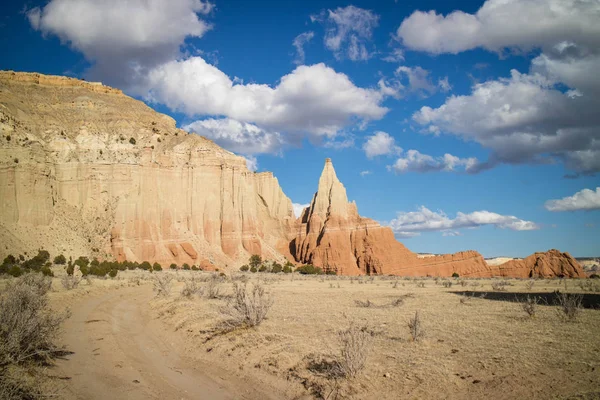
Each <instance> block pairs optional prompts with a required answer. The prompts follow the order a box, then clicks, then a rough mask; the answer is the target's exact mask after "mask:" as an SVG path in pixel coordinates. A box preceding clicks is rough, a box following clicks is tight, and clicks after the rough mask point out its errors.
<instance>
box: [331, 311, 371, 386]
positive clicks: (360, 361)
mask: <svg viewBox="0 0 600 400" xmlns="http://www.w3.org/2000/svg"><path fill="white" fill-rule="evenodd" d="M338 340H339V344H340V347H341V349H340V350H341V351H340V353H341V354H340V357H339V359H338V360H337V365H338V368H339V370H340V372H341V374H342V375H343V376H345V377H350V378H354V377H356V376H357V375H358V374H359V373H360V372H361V371H362V370H363V369H364V368H365V365H366V363H367V358H368V355H369V352H370V351H371V348H372V342H373V333H372V332H371V331H370V330H369V329H368V328H367V327H366V326H358V325H356V324H355V323H354V322H351V323H350V326H349V327H348V329H345V330H343V331H340V332H338Z"/></svg>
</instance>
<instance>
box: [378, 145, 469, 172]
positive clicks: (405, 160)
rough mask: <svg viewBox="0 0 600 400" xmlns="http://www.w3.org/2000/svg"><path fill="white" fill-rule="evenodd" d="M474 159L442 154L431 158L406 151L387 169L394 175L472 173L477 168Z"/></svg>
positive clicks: (417, 152)
mask: <svg viewBox="0 0 600 400" xmlns="http://www.w3.org/2000/svg"><path fill="white" fill-rule="evenodd" d="M477 165H478V161H477V159H476V158H473V157H471V158H459V157H456V156H453V155H452V154H448V153H446V154H444V155H443V156H442V157H433V156H430V155H428V154H422V153H420V152H419V151H417V150H408V151H407V152H406V153H405V154H404V155H403V156H402V157H400V158H398V159H397V160H396V162H395V163H394V164H393V165H390V166H388V169H389V170H391V171H394V172H395V173H403V172H439V171H445V172H455V171H458V170H464V171H465V172H472V171H473V170H474V169H476V168H477Z"/></svg>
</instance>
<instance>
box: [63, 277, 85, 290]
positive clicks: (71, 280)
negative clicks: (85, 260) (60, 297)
mask: <svg viewBox="0 0 600 400" xmlns="http://www.w3.org/2000/svg"><path fill="white" fill-rule="evenodd" d="M80 282H81V278H80V277H78V276H75V275H63V277H62V278H61V279H60V283H61V285H62V286H63V288H65V289H67V290H73V289H76V288H77V286H79V283H80Z"/></svg>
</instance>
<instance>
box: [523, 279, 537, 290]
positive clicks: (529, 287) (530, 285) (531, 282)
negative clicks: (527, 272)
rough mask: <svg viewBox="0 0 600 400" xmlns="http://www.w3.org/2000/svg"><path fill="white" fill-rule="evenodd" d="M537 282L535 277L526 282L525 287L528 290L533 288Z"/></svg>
mask: <svg viewBox="0 0 600 400" xmlns="http://www.w3.org/2000/svg"><path fill="white" fill-rule="evenodd" d="M534 284H535V281H534V280H533V279H531V280H529V281H527V283H526V284H525V288H526V289H527V290H531V289H533V285H534Z"/></svg>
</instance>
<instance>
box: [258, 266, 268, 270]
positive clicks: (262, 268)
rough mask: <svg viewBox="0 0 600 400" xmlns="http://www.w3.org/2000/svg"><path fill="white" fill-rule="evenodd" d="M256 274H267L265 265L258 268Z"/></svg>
mask: <svg viewBox="0 0 600 400" xmlns="http://www.w3.org/2000/svg"><path fill="white" fill-rule="evenodd" d="M258 272H268V271H267V266H266V265H264V264H263V265H261V266H260V268H259V269H258Z"/></svg>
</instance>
